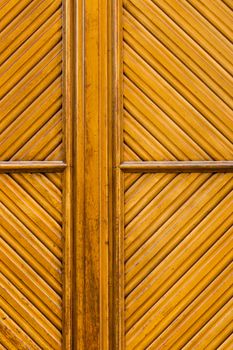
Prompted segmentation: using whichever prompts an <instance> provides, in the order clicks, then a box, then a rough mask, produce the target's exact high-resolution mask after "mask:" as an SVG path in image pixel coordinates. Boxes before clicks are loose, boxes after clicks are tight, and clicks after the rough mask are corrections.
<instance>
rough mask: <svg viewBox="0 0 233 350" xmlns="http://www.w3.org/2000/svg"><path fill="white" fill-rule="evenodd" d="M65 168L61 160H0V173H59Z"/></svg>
mask: <svg viewBox="0 0 233 350" xmlns="http://www.w3.org/2000/svg"><path fill="white" fill-rule="evenodd" d="M65 168H66V164H65V163H64V162H62V161H0V173H15V172H17V173H18V172H29V173H31V172H33V173H35V172H37V173H38V172H40V173H55V172H56V173H61V172H62V171H63V170H64V169H65Z"/></svg>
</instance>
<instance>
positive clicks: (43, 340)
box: [0, 173, 63, 349]
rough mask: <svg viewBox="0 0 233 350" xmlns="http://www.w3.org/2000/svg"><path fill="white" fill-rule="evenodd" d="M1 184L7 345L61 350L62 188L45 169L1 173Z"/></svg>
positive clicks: (1, 326)
mask: <svg viewBox="0 0 233 350" xmlns="http://www.w3.org/2000/svg"><path fill="white" fill-rule="evenodd" d="M57 176H58V177H59V178H61V175H60V174H59V175H58V174H57ZM0 187H1V191H2V192H1V209H0V210H1V226H2V228H1V234H2V238H1V244H0V249H1V260H2V265H1V272H2V275H1V282H0V284H1V307H2V310H1V322H0V332H1V333H2V334H3V337H2V338H1V343H2V345H4V346H5V348H6V349H60V348H61V329H62V291H63V289H62V255H63V253H62V250H63V248H62V220H61V215H62V214H61V213H62V192H61V190H60V189H58V187H57V186H56V184H54V183H53V181H52V180H51V179H49V178H48V177H47V176H46V174H39V173H38V174H11V175H5V174H1V175H0Z"/></svg>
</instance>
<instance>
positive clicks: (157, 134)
mask: <svg viewBox="0 0 233 350" xmlns="http://www.w3.org/2000/svg"><path fill="white" fill-rule="evenodd" d="M114 14H115V16H116V17H115V18H116V27H115V37H114V38H115V39H116V40H117V44H116V47H115V61H114V64H115V67H116V71H115V84H116V86H117V91H116V93H115V96H114V97H115V100H114V101H115V104H116V108H115V115H114V116H115V124H114V126H115V130H116V131H115V149H114V151H116V152H115V154H114V159H115V164H114V165H115V169H114V176H115V177H114V181H115V182H114V190H113V191H114V192H115V193H116V196H115V200H116V203H115V204H114V227H115V232H114V238H113V242H114V243H113V261H114V268H113V271H114V272H115V275H114V282H115V284H114V288H113V291H114V292H113V305H114V306H115V308H114V312H115V314H116V316H115V318H114V323H113V325H112V327H113V334H114V336H115V338H114V341H113V342H114V346H115V349H116V350H118V349H121V350H129V349H130V350H131V349H135V350H136V349H137V350H143V349H153V350H158V349H163V350H165V349H172V350H176V349H177V350H178V349H181V348H182V349H192V350H193V349H211V350H212V349H217V348H223V349H229V350H230V349H231V347H232V339H231V337H230V334H231V332H232V331H233V328H232V324H233V323H232V321H233V319H232V311H230V310H231V309H232V301H231V298H232V274H233V270H232V248H233V246H232V244H233V242H232V227H233V226H232V225H233V219H232V217H233V209H232V204H233V198H232V194H233V177H232V176H233V175H232V170H233V167H232V165H233V164H232V159H233V142H232V141H233V114H232V101H233V100H232V94H233V80H232V76H231V74H232V54H233V47H232V44H231V37H232V30H231V25H230V23H231V22H232V19H233V16H232V9H231V6H229V3H227V2H225V1H220V0H218V1H214V2H210V3H208V6H207V4H206V3H205V2H204V1H195V0H190V1H186V0H179V1H178V0H174V1H173V0H161V1H159V0H158V1H157V0H153V1H152V0H123V1H120V0H119V1H118V2H117V6H116V8H115V12H114ZM230 57H231V58H230ZM225 166H226V167H225ZM115 265H116V266H117V267H115ZM114 293H115V294H114Z"/></svg>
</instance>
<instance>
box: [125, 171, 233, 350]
mask: <svg viewBox="0 0 233 350" xmlns="http://www.w3.org/2000/svg"><path fill="white" fill-rule="evenodd" d="M232 195H233V175H232V174H211V173H208V174H200V173H199V174H198V173H195V174H145V175H142V176H141V177H140V178H139V179H138V180H136V181H135V182H134V183H133V184H132V185H131V187H129V188H128V189H127V190H126V192H125V233H124V247H125V252H124V257H125V258H124V259H125V260H124V261H125V278H124V281H125V284H124V292H125V329H126V335H125V341H126V345H125V348H126V349H145V348H148V349H180V348H184V349H200V348H208V349H214V348H217V347H218V346H220V345H221V344H222V343H223V342H224V341H225V340H226V338H227V337H228V336H229V335H230V334H231V332H232V321H233V319H232V313H230V309H231V296H232V274H233V270H232V263H231V261H232V225H233V221H232V220H233V209H232V199H233V197H232ZM204 334H205V336H204V337H203V335H204ZM228 349H230V348H228Z"/></svg>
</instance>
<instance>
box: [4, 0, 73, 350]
mask: <svg viewBox="0 0 233 350" xmlns="http://www.w3.org/2000/svg"><path fill="white" fill-rule="evenodd" d="M0 17H1V20H0V26H1V36H0V41H1V44H0V46H1V54H0V62H1V68H0V77H1V78H0V95H1V103H0V116H1V117H0V124H1V125H0V172H1V173H0V188H1V282H0V285H1V322H0V343H1V345H0V347H1V349H49V350H50V349H61V348H62V345H63V349H70V348H71V311H72V307H71V288H72V279H71V268H72V260H71V257H72V243H71V239H72V230H71V211H70V203H71V171H70V169H71V168H70V165H71V143H72V129H71V109H70V104H71V97H70V96H71V91H72V90H71V88H72V86H71V82H70V70H71V64H70V57H71V55H70V49H69V46H70V42H71V36H70V31H71V23H72V22H71V2H70V1H66V2H63V1H61V0H55V1H50V0H43V1H41V0H35V1H28V0H23V1H1V2H0Z"/></svg>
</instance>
